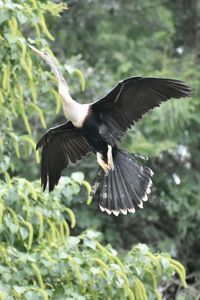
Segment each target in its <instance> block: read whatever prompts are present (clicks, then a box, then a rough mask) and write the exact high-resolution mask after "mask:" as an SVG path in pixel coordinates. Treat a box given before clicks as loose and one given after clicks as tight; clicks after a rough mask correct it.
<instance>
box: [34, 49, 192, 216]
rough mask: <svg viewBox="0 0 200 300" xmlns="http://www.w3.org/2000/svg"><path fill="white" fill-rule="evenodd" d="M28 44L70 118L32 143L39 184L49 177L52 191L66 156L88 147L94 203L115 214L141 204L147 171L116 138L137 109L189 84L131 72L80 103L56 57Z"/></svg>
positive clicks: (181, 92)
mask: <svg viewBox="0 0 200 300" xmlns="http://www.w3.org/2000/svg"><path fill="white" fill-rule="evenodd" d="M29 46H30V48H31V49H32V50H33V51H35V52H36V53H37V54H38V55H39V56H40V57H41V58H43V59H44V60H45V61H46V62H47V63H48V64H49V66H50V67H51V70H52V71H53V73H54V74H55V76H56V78H57V81H58V87H59V94H60V95H61V98H62V103H63V109H64V113H65V116H66V117H67V119H68V120H70V121H67V122H66V123H64V124H62V125H59V126H57V127H54V128H51V129H49V130H48V132H47V133H46V134H45V135H44V136H43V137H42V138H41V139H40V140H39V142H38V144H37V149H39V148H40V147H42V158H41V184H42V186H43V189H44V190H45V189H46V186H47V182H49V191H52V190H53V189H54V187H55V186H56V185H57V183H58V181H59V179H60V177H61V174H62V171H63V169H64V168H66V167H67V166H68V165H69V163H70V162H72V163H75V162H76V161H77V160H80V159H81V158H82V157H84V156H86V155H87V154H88V153H89V152H93V153H96V156H97V162H98V163H99V165H100V166H101V168H100V171H99V173H98V176H97V179H96V183H95V184H94V187H93V195H94V196H95V197H97V198H98V199H99V201H100V209H101V210H102V211H105V212H107V213H108V214H111V213H113V214H114V215H116V216H118V214H119V213H120V212H121V213H123V214H127V212H131V213H134V212H135V210H136V209H137V208H138V207H139V208H143V201H147V199H148V195H149V194H150V192H151V186H152V180H151V177H152V176H153V172H152V170H151V169H149V168H148V167H146V166H143V165H142V164H140V163H139V162H138V161H137V160H136V158H135V156H134V155H133V154H130V153H128V152H126V151H124V150H121V149H119V148H118V146H117V142H119V141H120V139H121V138H122V136H123V135H124V134H125V132H126V130H127V129H128V128H130V127H131V125H133V124H134V123H135V122H136V121H138V119H140V118H141V117H142V115H143V114H145V113H146V112H148V111H149V110H150V109H152V108H154V107H156V106H159V105H160V104H161V102H165V101H167V100H169V99H171V98H184V97H188V96H190V95H191V89H190V87H188V86H187V85H186V84H185V83H184V82H183V81H179V80H175V79H166V78H150V77H146V78H145V77H131V78H128V79H125V80H123V81H120V82H119V83H118V84H117V85H116V86H115V87H114V89H113V90H112V91H110V93H108V94H107V95H106V96H104V97H103V98H101V99H100V100H98V101H96V102H93V103H90V104H80V103H77V102H76V101H74V100H73V99H72V97H71V95H70V93H69V86H68V84H67V82H66V80H65V79H64V77H63V75H62V73H61V71H60V69H59V67H58V64H57V62H56V60H55V59H54V58H53V57H52V56H51V55H49V53H47V52H46V51H39V50H37V49H36V48H34V47H33V46H31V45H29Z"/></svg>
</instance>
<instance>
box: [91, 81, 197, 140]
mask: <svg viewBox="0 0 200 300" xmlns="http://www.w3.org/2000/svg"><path fill="white" fill-rule="evenodd" d="M190 95H191V89H190V87H188V86H187V85H186V84H185V83H184V82H183V81H179V80H175V79H165V78H148V77H147V78H143V77H131V78H128V79H125V80H123V81H120V82H119V83H118V85H117V86H116V87H115V88H114V89H113V90H112V91H111V92H110V93H108V94H107V95H106V96H105V97H103V98H102V99H100V100H98V101H96V102H94V103H93V104H92V105H91V107H92V109H93V110H94V111H96V112H98V113H99V115H100V117H101V120H102V124H103V125H102V128H101V131H102V132H103V131H106V132H112V138H113V139H120V138H121V136H122V135H123V134H124V132H125V131H126V130H127V129H128V128H130V127H131V125H133V124H134V122H136V121H137V120H138V119H140V118H141V117H142V115H143V114H145V113H146V112H148V111H149V110H150V109H152V108H154V107H156V106H159V105H160V104H161V102H164V101H167V100H169V99H171V98H184V97H188V96H190Z"/></svg>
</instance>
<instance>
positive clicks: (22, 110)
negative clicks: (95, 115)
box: [0, 0, 67, 173]
mask: <svg viewBox="0 0 200 300" xmlns="http://www.w3.org/2000/svg"><path fill="white" fill-rule="evenodd" d="M66 8H67V6H66V5H65V4H63V3H60V4H54V3H51V2H48V1H46V2H42V1H34V0H30V1H18V2H17V3H14V2H13V1H1V18H0V26H1V34H0V40H1V54H0V61H1V74H0V109H1V136H0V147H1V152H2V153H3V159H2V160H1V161H2V164H1V169H0V172H2V173H6V172H7V171H8V169H9V168H11V169H12V170H14V169H15V164H11V162H10V161H9V158H8V157H9V156H10V155H9V154H11V153H13V151H12V149H13V148H14V149H15V155H16V157H17V158H23V157H26V156H27V157H28V156H29V155H30V150H31V149H34V151H35V142H34V139H33V136H32V134H33V131H34V128H32V125H33V120H34V119H35V124H37V125H38V126H40V127H41V126H42V127H43V128H46V122H45V118H44V110H43V109H42V107H41V105H40V104H39V103H38V97H39V96H38V95H40V97H42V98H45V97H46V94H47V92H48V91H50V87H49V86H48V84H47V83H46V79H47V78H50V77H51V76H52V75H51V74H50V73H49V72H43V70H42V68H41V66H40V65H39V64H38V63H37V64H36V61H32V58H31V55H30V51H29V50H28V48H27V45H26V42H27V40H28V42H30V43H31V42H36V43H38V44H40V47H45V48H46V49H47V50H49V49H48V43H47V41H46V40H45V38H42V37H41V35H43V36H46V37H47V38H49V39H51V40H54V38H53V36H52V35H51V33H50V32H49V30H48V28H47V25H46V21H45V18H44V16H45V14H46V13H47V12H50V13H51V14H52V15H56V16H58V15H59V14H60V13H61V11H63V9H66ZM33 35H34V37H35V41H33V40H32V39H31V36H33ZM27 36H29V38H28V39H27ZM49 51H50V50H49ZM51 100H52V101H56V102H57V107H56V112H57V113H58V112H59V110H60V105H59V104H58V102H59V101H60V100H59V97H58V93H57V92H56V91H54V93H53V94H52V96H51V98H50V101H51ZM18 120H19V122H18ZM39 123H40V124H41V125H39ZM14 129H15V130H14ZM16 129H17V130H16ZM35 156H36V161H37V162H39V156H38V154H37V153H36V154H35Z"/></svg>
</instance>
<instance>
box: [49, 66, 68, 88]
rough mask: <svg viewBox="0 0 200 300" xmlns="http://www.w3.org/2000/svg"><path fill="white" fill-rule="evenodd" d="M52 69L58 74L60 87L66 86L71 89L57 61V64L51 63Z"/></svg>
mask: <svg viewBox="0 0 200 300" xmlns="http://www.w3.org/2000/svg"><path fill="white" fill-rule="evenodd" d="M51 70H52V72H53V73H54V74H55V76H56V79H57V81H58V85H59V87H60V86H65V87H66V89H68V91H69V86H68V84H67V81H66V80H65V78H64V76H63V74H62V72H61V70H60V68H59V66H58V65H57V64H56V63H55V64H53V65H51Z"/></svg>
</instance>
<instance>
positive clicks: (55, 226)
mask: <svg viewBox="0 0 200 300" xmlns="http://www.w3.org/2000/svg"><path fill="white" fill-rule="evenodd" d="M85 183H86V182H85V181H84V177H83V176H82V174H81V173H73V174H72V176H71V178H69V177H62V179H61V182H60V185H59V187H58V189H57V190H56V191H55V192H53V193H51V194H50V195H49V194H48V193H47V192H45V193H42V192H41V189H40V186H39V182H38V181H34V182H30V181H27V180H26V179H23V178H15V177H13V178H12V179H11V181H10V182H9V183H5V182H3V181H1V182H0V199H1V202H0V223H1V234H0V239H1V246H0V253H1V255H0V262H1V266H0V276H1V284H0V291H1V298H2V297H4V298H5V299H28V300H29V299H32V298H33V297H38V299H64V298H66V297H72V299H91V297H93V299H113V298H115V297H117V299H138V300H145V299H161V295H160V292H159V291H158V286H160V285H161V284H162V285H163V284H164V283H167V282H169V281H170V279H171V276H172V275H173V274H174V272H176V273H177V274H178V275H179V277H180V279H181V281H182V284H183V286H186V281H185V280H186V275H185V270H184V268H183V266H182V265H181V264H180V263H178V262H177V261H175V260H173V259H172V258H170V256H169V254H164V253H163V254H153V253H152V252H151V251H150V249H149V248H148V247H147V246H146V245H144V244H139V245H137V246H135V247H133V249H132V250H131V251H130V252H129V253H128V254H126V255H125V257H124V258H123V260H121V259H120V258H119V256H118V254H117V252H116V250H114V249H113V248H112V247H111V246H110V245H108V246H107V247H104V246H103V245H101V244H100V242H99V239H100V238H101V234H100V233H98V232H96V231H94V230H92V229H88V230H87V231H85V232H83V233H81V234H80V235H79V236H72V235H70V227H71V228H73V227H74V226H75V216H74V214H73V212H72V210H71V209H69V208H68V207H67V205H68V204H70V203H71V201H72V200H73V201H75V195H77V194H78V193H79V192H80V188H81V185H83V184H84V185H85Z"/></svg>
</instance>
